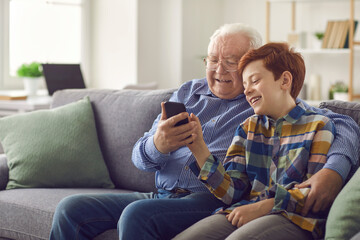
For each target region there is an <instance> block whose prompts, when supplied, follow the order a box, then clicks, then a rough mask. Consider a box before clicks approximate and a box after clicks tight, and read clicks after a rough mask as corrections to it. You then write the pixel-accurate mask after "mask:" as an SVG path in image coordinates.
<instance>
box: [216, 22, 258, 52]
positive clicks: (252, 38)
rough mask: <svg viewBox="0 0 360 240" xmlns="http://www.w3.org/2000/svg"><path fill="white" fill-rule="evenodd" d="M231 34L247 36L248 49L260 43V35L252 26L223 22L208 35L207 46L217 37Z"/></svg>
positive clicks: (256, 46)
mask: <svg viewBox="0 0 360 240" xmlns="http://www.w3.org/2000/svg"><path fill="white" fill-rule="evenodd" d="M232 34H244V35H245V36H247V37H248V38H249V43H250V49H253V48H259V47H260V46H261V45H262V38H261V35H260V33H259V32H258V31H256V30H255V29H254V28H253V27H250V26H249V25H247V24H244V23H230V24H224V25H223V26H221V27H220V28H219V29H217V30H216V31H215V32H214V34H213V35H212V36H211V37H210V43H209V47H210V46H211V45H212V42H213V41H214V40H215V39H216V38H217V37H219V36H224V35H232Z"/></svg>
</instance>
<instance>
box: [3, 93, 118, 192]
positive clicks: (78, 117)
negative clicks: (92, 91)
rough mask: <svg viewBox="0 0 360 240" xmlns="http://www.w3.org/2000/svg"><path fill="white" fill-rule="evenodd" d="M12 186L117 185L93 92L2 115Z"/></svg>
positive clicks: (111, 186)
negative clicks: (104, 146) (106, 159)
mask: <svg viewBox="0 0 360 240" xmlns="http://www.w3.org/2000/svg"><path fill="white" fill-rule="evenodd" d="M0 141H1V144H2V146H3V148H4V151H5V154H6V157H7V159H8V166H9V182H8V184H7V186H6V189H12V188H52V187H56V188H66V187H79V188H82V187H83V188H87V187H93V188H96V187H99V188H113V187H114V184H113V183H112V181H111V179H110V176H109V172H108V169H107V167H106V165H105V162H104V159H103V156H102V153H101V150H100V146H99V142H98V137H97V133H96V127H95V120H94V114H93V111H92V107H91V103H90V100H89V98H88V97H86V98H84V99H82V100H80V101H77V102H74V103H70V104H68V105H65V106H62V107H58V108H54V109H50V110H39V111H34V112H30V113H24V114H18V115H13V116H9V117H4V118H0Z"/></svg>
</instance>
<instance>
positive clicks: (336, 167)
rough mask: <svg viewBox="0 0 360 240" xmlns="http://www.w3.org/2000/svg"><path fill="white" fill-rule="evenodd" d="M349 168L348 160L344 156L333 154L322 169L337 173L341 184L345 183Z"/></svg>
mask: <svg viewBox="0 0 360 240" xmlns="http://www.w3.org/2000/svg"><path fill="white" fill-rule="evenodd" d="M351 166H352V164H351V162H350V160H349V158H347V157H346V156H344V155H338V154H333V155H331V156H328V159H327V162H326V164H325V166H324V168H328V169H331V170H333V171H335V172H337V173H338V174H339V175H340V176H341V178H342V180H343V183H345V181H346V178H347V177H348V175H349V172H350V169H351Z"/></svg>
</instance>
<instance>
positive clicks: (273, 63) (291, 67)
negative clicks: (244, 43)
mask: <svg viewBox="0 0 360 240" xmlns="http://www.w3.org/2000/svg"><path fill="white" fill-rule="evenodd" d="M256 60H263V63H264V67H265V68H266V69H267V70H269V71H270V72H272V73H273V75H274V78H275V80H278V79H279V78H280V77H281V74H282V73H283V72H285V71H289V72H290V73H291V74H292V77H293V80H292V84H291V91H290V94H291V96H292V97H293V98H294V99H296V97H297V96H298V95H299V93H300V90H301V88H302V86H303V84H304V79H305V63H304V60H303V57H302V56H301V54H300V53H298V52H295V51H294V49H293V48H290V47H289V45H288V44H286V43H268V44H265V45H264V46H262V47H260V48H258V49H252V50H250V51H248V52H247V53H246V54H245V55H244V56H243V57H242V58H241V59H240V62H239V66H238V70H239V74H240V77H241V78H242V73H243V71H244V68H245V67H246V66H247V65H248V64H249V63H250V62H253V61H256Z"/></svg>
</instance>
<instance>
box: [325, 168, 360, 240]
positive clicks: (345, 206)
mask: <svg viewBox="0 0 360 240" xmlns="http://www.w3.org/2000/svg"><path fill="white" fill-rule="evenodd" d="M328 187H331V186H328ZM358 232H360V169H359V170H357V171H356V173H355V174H354V176H353V177H352V178H351V179H350V181H349V182H348V183H347V184H346V185H345V187H344V188H343V189H342V190H341V192H340V193H339V195H338V196H337V197H336V199H335V201H334V203H333V205H332V207H331V209H330V212H329V216H328V219H327V222H326V233H325V239H327V240H330V239H331V240H342V239H350V238H351V237H353V236H354V235H355V234H356V233H358Z"/></svg>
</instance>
